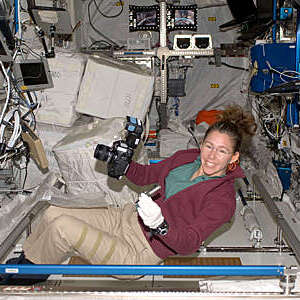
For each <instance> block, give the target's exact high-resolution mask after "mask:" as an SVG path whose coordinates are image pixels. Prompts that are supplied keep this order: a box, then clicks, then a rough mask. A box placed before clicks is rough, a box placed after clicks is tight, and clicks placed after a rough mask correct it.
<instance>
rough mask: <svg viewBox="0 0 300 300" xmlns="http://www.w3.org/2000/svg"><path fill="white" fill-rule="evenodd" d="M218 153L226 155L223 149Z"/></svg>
mask: <svg viewBox="0 0 300 300" xmlns="http://www.w3.org/2000/svg"><path fill="white" fill-rule="evenodd" d="M219 152H220V153H221V154H227V151H226V150H223V149H221V150H219Z"/></svg>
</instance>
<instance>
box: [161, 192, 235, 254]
mask: <svg viewBox="0 0 300 300" xmlns="http://www.w3.org/2000/svg"><path fill="white" fill-rule="evenodd" d="M170 205H171V202H170ZM186 209H187V208H186ZM189 209H190V208H189ZM234 211H235V193H233V194H232V193H229V192H227V193H225V192H224V193H223V195H222V194H220V193H218V197H217V198H216V197H214V196H213V195H211V196H210V197H209V199H207V200H206V204H205V206H204V207H203V208H202V209H201V211H199V212H198V213H197V216H196V217H194V218H193V219H192V217H191V216H189V215H188V214H186V212H184V208H183V207H181V208H180V207H179V209H177V210H176V211H175V209H172V208H170V207H168V206H167V205H166V206H162V214H163V216H164V218H165V221H166V222H167V223H168V225H169V229H168V234H167V235H165V236H162V237H159V238H160V239H161V240H162V241H163V242H164V243H165V244H166V245H168V246H169V247H170V248H171V249H173V250H174V251H175V252H176V253H178V254H181V255H187V254H192V253H194V252H195V251H197V250H198V249H199V247H200V245H201V244H202V242H203V241H204V240H205V239H206V238H207V237H208V236H209V235H211V234H212V233H213V232H214V231H215V230H216V229H217V228H219V227H221V226H222V225H223V224H224V223H226V222H228V221H230V219H231V217H232V216H233V214H234ZM180 213H181V214H180Z"/></svg>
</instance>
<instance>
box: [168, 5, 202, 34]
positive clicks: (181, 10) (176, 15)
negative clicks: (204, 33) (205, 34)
mask: <svg viewBox="0 0 300 300" xmlns="http://www.w3.org/2000/svg"><path fill="white" fill-rule="evenodd" d="M167 29H168V30H169V31H173V30H191V31H197V5H168V7H167Z"/></svg>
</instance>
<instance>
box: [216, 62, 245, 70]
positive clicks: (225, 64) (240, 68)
mask: <svg viewBox="0 0 300 300" xmlns="http://www.w3.org/2000/svg"><path fill="white" fill-rule="evenodd" d="M221 64H222V65H224V66H226V67H228V68H232V69H236V70H242V71H247V72H248V71H249V69H245V68H242V67H237V66H232V65H229V64H227V63H224V62H222V63H221Z"/></svg>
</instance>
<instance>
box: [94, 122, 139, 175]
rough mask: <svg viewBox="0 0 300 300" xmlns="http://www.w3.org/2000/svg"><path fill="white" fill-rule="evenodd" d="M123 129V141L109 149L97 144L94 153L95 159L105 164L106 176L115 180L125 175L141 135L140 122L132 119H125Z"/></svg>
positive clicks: (117, 142) (115, 143) (116, 142)
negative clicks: (124, 131) (124, 130)
mask: <svg viewBox="0 0 300 300" xmlns="http://www.w3.org/2000/svg"><path fill="white" fill-rule="evenodd" d="M125 129H126V136H125V139H124V140H118V141H115V142H114V143H113V144H112V146H111V147H109V146H106V145H103V144H98V145H97V146H96V149H95V151H94V157H95V158H96V159H98V160H101V161H106V162H107V172H108V176H110V177H113V178H117V179H120V178H121V177H122V176H123V175H125V173H126V171H127V169H128V167H129V164H130V162H131V160H132V157H133V154H134V149H135V148H136V147H137V146H138V144H139V142H140V140H141V135H142V133H143V126H142V122H141V121H140V120H138V119H136V118H133V117H127V123H126V126H125Z"/></svg>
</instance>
